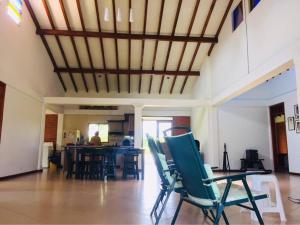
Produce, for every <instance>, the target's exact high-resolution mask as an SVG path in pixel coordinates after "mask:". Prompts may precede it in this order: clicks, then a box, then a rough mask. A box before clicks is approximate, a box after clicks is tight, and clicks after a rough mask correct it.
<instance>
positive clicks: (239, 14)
mask: <svg viewBox="0 0 300 225" xmlns="http://www.w3.org/2000/svg"><path fill="white" fill-rule="evenodd" d="M243 19H244V14H243V3H242V2H240V3H239V4H238V5H237V7H236V8H235V9H234V10H233V13H232V28H233V31H235V30H236V28H238V26H239V25H240V24H241V23H242V22H243Z"/></svg>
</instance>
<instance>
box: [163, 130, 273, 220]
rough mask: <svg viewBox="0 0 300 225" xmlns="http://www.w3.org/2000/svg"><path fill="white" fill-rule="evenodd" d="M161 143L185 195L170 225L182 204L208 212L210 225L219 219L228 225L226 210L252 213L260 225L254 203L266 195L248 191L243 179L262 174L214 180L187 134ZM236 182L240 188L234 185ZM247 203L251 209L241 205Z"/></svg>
mask: <svg viewBox="0 0 300 225" xmlns="http://www.w3.org/2000/svg"><path fill="white" fill-rule="evenodd" d="M165 140H166V142H167V144H168V146H169V149H170V152H171V155H172V156H173V159H174V163H175V165H176V169H177V171H178V172H179V174H180V176H181V179H182V184H183V187H184V190H185V191H186V194H185V195H181V196H180V201H179V203H178V206H177V209H176V211H175V214H174V217H173V219H172V223H171V224H175V222H176V219H177V216H178V213H179V211H180V208H181V206H182V203H183V202H187V203H190V204H192V205H194V206H197V207H199V208H201V209H205V210H208V211H209V212H210V214H211V215H207V216H208V218H209V219H210V220H211V221H212V222H213V223H214V224H219V221H220V218H221V217H223V219H224V221H225V223H226V224H229V221H228V218H227V216H226V214H225V208H227V207H230V206H239V207H243V208H246V209H248V210H252V211H254V212H255V214H256V216H257V218H258V221H259V223H260V224H264V222H263V219H262V217H261V215H260V212H259V210H258V208H257V205H256V202H255V201H257V200H260V199H265V198H267V197H268V195H267V194H264V193H257V192H254V191H251V189H250V188H249V186H248V183H247V179H246V177H247V176H248V175H254V174H257V175H259V174H264V173H263V172H248V173H240V174H235V175H228V176H221V177H214V175H213V172H212V170H211V168H210V166H209V165H207V164H206V165H205V164H204V163H203V161H202V159H201V157H200V153H199V151H198V149H197V147H196V144H195V140H194V137H193V135H192V133H191V132H189V133H186V134H183V135H179V136H170V137H165ZM217 181H225V183H222V184H220V183H217ZM236 181H238V182H240V183H242V185H237V184H234V182H236ZM247 202H250V205H251V206H252V207H251V206H247V205H245V204H244V203H247Z"/></svg>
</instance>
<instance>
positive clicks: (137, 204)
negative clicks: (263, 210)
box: [0, 163, 300, 224]
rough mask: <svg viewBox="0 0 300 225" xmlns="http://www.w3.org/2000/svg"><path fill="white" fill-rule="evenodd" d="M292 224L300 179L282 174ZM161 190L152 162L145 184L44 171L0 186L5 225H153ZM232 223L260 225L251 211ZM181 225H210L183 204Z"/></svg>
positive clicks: (232, 212)
mask: <svg viewBox="0 0 300 225" xmlns="http://www.w3.org/2000/svg"><path fill="white" fill-rule="evenodd" d="M277 176H278V178H279V181H280V186H281V187H280V188H281V193H282V197H283V201H284V206H285V210H286V214H287V219H288V221H287V222H286V224H300V205H297V204H294V203H292V202H290V201H288V200H287V197H288V196H293V197H297V198H300V176H294V175H284V174H279V175H277ZM158 191H159V180H158V177H157V175H156V171H155V168H154V167H153V166H151V163H148V164H147V166H146V175H145V180H144V181H136V180H128V181H124V180H121V179H119V180H117V181H108V182H107V183H104V182H102V181H81V180H66V179H65V177H64V174H62V173H60V174H58V173H56V172H55V171H44V172H43V173H37V174H32V175H27V176H23V177H19V178H15V179H11V180H6V181H1V182H0V223H1V224H152V221H151V219H150V217H149V213H150V211H151V207H152V205H153V203H154V201H155V198H156V196H157V194H158ZM177 201H178V196H177V195H176V194H173V195H172V196H171V198H170V201H169V203H168V205H167V209H166V211H165V213H164V214H163V217H162V220H161V223H160V224H170V222H171V219H172V216H173V213H174V210H175V208H176V205H177ZM227 215H228V217H229V220H230V222H231V224H255V222H252V221H251V220H250V214H249V213H248V212H243V213H241V212H240V209H239V208H237V207H232V208H230V209H229V210H227ZM264 220H265V223H266V224H280V221H279V216H278V215H276V214H268V215H265V216H264ZM177 223H178V224H209V221H207V220H205V219H204V217H203V214H202V213H201V211H200V210H199V209H198V208H196V207H194V206H191V205H188V204H184V206H183V208H182V210H181V212H180V214H179V217H178V220H177Z"/></svg>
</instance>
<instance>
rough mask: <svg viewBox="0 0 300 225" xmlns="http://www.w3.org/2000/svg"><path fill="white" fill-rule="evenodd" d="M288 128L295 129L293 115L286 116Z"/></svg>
mask: <svg viewBox="0 0 300 225" xmlns="http://www.w3.org/2000/svg"><path fill="white" fill-rule="evenodd" d="M287 122H288V129H289V130H295V118H294V117H288V121H287Z"/></svg>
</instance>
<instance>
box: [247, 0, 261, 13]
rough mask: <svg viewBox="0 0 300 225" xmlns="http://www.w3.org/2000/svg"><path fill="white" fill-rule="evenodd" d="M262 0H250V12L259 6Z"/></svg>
mask: <svg viewBox="0 0 300 225" xmlns="http://www.w3.org/2000/svg"><path fill="white" fill-rule="evenodd" d="M259 2H260V0H249V6H250V12H251V11H252V10H253V9H254V8H255V7H256V6H257V5H258V3H259Z"/></svg>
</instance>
